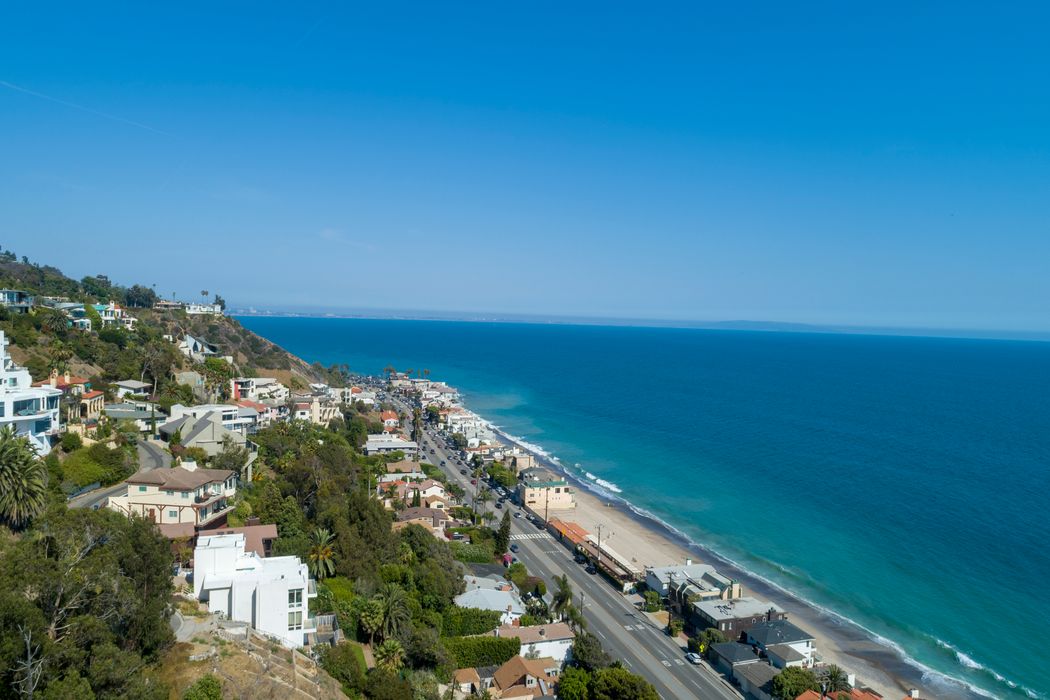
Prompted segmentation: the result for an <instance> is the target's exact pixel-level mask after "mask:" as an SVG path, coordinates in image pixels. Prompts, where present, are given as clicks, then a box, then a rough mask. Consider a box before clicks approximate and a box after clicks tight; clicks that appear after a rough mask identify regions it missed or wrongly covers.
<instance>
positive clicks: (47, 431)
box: [0, 331, 62, 456]
mask: <svg viewBox="0 0 1050 700" xmlns="http://www.w3.org/2000/svg"><path fill="white" fill-rule="evenodd" d="M7 344H8V341H7V337H6V336H5V335H4V332H3V331H0V426H7V425H12V426H14V428H15V433H16V434H18V435H23V436H25V437H26V439H28V440H29V444H30V445H32V446H33V449H34V450H36V453H37V454H38V455H40V456H44V455H46V454H47V453H48V452H50V451H51V441H52V439H53V438H54V437H55V436H56V435H58V433H59V430H60V429H61V427H62V426H61V415H60V413H61V410H60V405H61V400H62V390H61V389H57V388H55V387H53V386H39V387H34V386H33V377H32V376H31V375H30V374H29V370H27V369H26V368H24V367H19V366H18V365H16V364H15V361H14V360H13V359H11V356H10V355H8V354H7Z"/></svg>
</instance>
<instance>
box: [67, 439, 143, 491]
mask: <svg viewBox="0 0 1050 700" xmlns="http://www.w3.org/2000/svg"><path fill="white" fill-rule="evenodd" d="M134 464H135V462H134V460H133V457H132V455H131V454H130V453H129V451H128V450H125V449H121V448H109V447H106V446H105V445H104V444H102V443H101V442H97V443H95V444H94V445H92V446H91V447H82V448H80V449H78V450H75V451H74V452H72V453H71V454H69V455H67V456H66V458H65V459H63V460H62V461H61V464H60V469H61V477H62V481H63V484H64V485H67V487H70V488H79V487H81V486H87V485H88V484H93V483H95V482H96V481H97V482H100V483H101V484H102V485H103V486H109V485H111V484H116V483H117V482H119V481H122V480H124V479H126V478H127V477H129V476H131V474H132V473H133V472H134V471H135V467H134Z"/></svg>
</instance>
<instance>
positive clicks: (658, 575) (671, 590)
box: [645, 559, 742, 613]
mask: <svg viewBox="0 0 1050 700" xmlns="http://www.w3.org/2000/svg"><path fill="white" fill-rule="evenodd" d="M645 583H646V585H647V586H648V587H649V590H651V591H656V592H657V593H659V594H660V597H661V598H662V599H664V600H667V601H668V602H669V603H670V604H671V606H672V607H673V608H674V609H675V610H677V611H679V612H680V613H687V612H688V609H689V604H690V603H693V602H695V601H698V600H732V599H734V598H739V597H740V596H741V595H742V590H741V587H740V584H739V583H737V582H736V581H734V580H732V579H731V578H729V577H728V576H723V575H722V574H720V573H718V571H716V570H715V567H713V566H710V565H709V564H694V563H693V562H692V560H689V559H687V560H686V562H685V564H684V565H681V564H676V565H672V566H660V567H649V568H647V569H646V570H645Z"/></svg>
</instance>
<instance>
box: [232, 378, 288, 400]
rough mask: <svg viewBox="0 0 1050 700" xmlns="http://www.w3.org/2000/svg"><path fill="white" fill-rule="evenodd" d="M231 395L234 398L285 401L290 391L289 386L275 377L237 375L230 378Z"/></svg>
mask: <svg viewBox="0 0 1050 700" xmlns="http://www.w3.org/2000/svg"><path fill="white" fill-rule="evenodd" d="M230 395H231V396H233V398H234V399H245V400H248V401H275V402H277V403H284V402H285V401H287V400H288V396H289V392H288V387H286V386H285V385H284V384H281V383H280V382H279V381H277V380H276V379H274V378H273V377H235V378H234V379H231V380H230Z"/></svg>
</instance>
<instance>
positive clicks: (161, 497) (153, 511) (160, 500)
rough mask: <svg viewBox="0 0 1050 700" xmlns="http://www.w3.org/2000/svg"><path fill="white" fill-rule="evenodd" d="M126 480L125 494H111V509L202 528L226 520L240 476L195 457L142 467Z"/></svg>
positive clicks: (149, 518) (157, 521)
mask: <svg viewBox="0 0 1050 700" xmlns="http://www.w3.org/2000/svg"><path fill="white" fill-rule="evenodd" d="M124 483H125V484H126V485H127V491H126V492H125V494H124V495H123V496H111V497H110V498H109V502H108V504H107V505H108V506H109V507H110V508H111V509H113V510H115V511H117V512H118V513H123V514H124V515H127V516H130V515H132V514H135V515H140V516H142V517H144V518H146V519H148V520H151V521H153V522H155V523H160V524H168V525H170V524H174V523H190V524H192V525H193V526H194V527H198V528H203V527H209V526H215V525H221V524H222V523H224V522H225V519H226V515H227V513H229V512H230V510H232V507H233V506H232V503H233V497H234V495H235V494H236V493H237V476H236V474H234V473H233V472H232V471H229V470H227V469H200V468H198V467H197V464H196V463H195V462H192V461H184V462H182V463H181V464H179V465H178V466H175V467H171V468H158V469H151V470H149V471H140V472H137V473H135V474H133V475H132V476H130V477H128V479H127V480H126V481H125V482H124Z"/></svg>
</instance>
